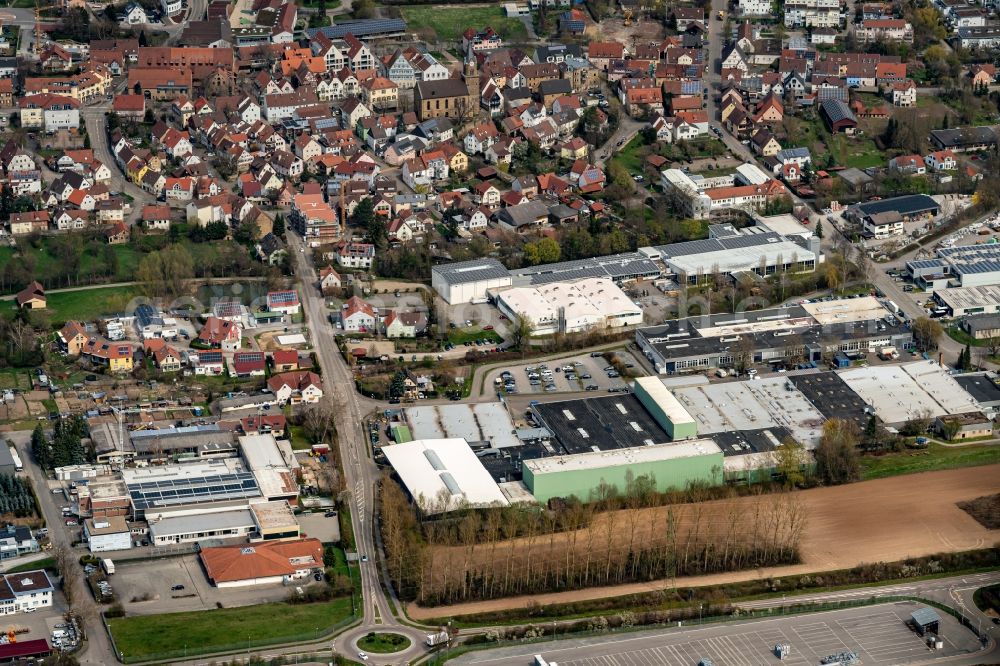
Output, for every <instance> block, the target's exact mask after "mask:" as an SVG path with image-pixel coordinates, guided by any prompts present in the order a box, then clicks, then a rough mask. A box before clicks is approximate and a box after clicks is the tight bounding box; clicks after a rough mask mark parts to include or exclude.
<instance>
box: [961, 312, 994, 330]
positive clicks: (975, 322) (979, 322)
mask: <svg viewBox="0 0 1000 666" xmlns="http://www.w3.org/2000/svg"><path fill="white" fill-rule="evenodd" d="M964 324H965V326H966V328H967V329H968V330H969V331H989V330H993V329H996V328H1000V314H982V315H973V316H972V317H967V318H966V320H965V322H964Z"/></svg>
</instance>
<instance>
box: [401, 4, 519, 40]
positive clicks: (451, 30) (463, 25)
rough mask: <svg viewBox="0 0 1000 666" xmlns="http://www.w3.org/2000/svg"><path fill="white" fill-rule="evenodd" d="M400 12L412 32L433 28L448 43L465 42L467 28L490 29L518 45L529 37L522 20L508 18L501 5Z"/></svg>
mask: <svg viewBox="0 0 1000 666" xmlns="http://www.w3.org/2000/svg"><path fill="white" fill-rule="evenodd" d="M399 11H400V13H401V14H402V16H403V20H405V21H406V25H407V29H408V30H409V31H410V32H420V31H422V30H425V29H430V30H433V31H434V32H435V33H437V36H438V39H440V40H441V41H445V42H451V41H457V40H461V39H462V33H463V32H465V31H466V29H467V28H475V29H477V30H482V29H483V28H485V27H487V26H489V27H491V28H493V29H494V30H496V31H497V33H499V34H500V36H501V37H503V39H504V41H505V42H509V41H515V42H516V41H518V40H523V39H525V38H527V36H528V31H527V29H525V27H524V24H523V23H521V21H520V20H519V19H516V18H508V17H506V16H504V15H503V10H502V9H501V8H500V7H499V5H498V6H495V7H460V6H457V7H437V6H435V7H431V6H423V5H421V6H409V7H400V8H399Z"/></svg>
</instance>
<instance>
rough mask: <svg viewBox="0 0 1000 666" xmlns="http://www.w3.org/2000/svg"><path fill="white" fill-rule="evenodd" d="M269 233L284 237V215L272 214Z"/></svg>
mask: <svg viewBox="0 0 1000 666" xmlns="http://www.w3.org/2000/svg"><path fill="white" fill-rule="evenodd" d="M271 233H272V234H274V235H275V236H277V237H278V238H284V237H285V216H284V215H282V214H281V213H278V214H277V215H275V216H274V225H273V226H272V227H271Z"/></svg>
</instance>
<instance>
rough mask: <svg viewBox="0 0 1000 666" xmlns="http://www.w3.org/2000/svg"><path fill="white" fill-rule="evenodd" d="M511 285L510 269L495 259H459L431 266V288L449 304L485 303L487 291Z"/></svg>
mask: <svg viewBox="0 0 1000 666" xmlns="http://www.w3.org/2000/svg"><path fill="white" fill-rule="evenodd" d="M510 285H511V277H510V271H508V270H507V267H506V266H504V265H503V264H501V263H500V262H499V261H497V260H496V259H476V260H473V261H459V262H456V263H453V264H441V265H439V266H435V267H434V268H432V269H431V287H433V288H434V291H436V292H437V293H438V294H439V295H440V296H441V298H443V299H444V300H445V302H446V303H448V304H449V305H457V304H460V303H477V302H483V303H485V302H486V292H487V291H488V290H490V289H501V288H503V287H509V286H510Z"/></svg>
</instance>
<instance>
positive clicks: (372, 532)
mask: <svg viewBox="0 0 1000 666" xmlns="http://www.w3.org/2000/svg"><path fill="white" fill-rule="evenodd" d="M288 238H289V249H290V250H291V251H292V254H293V255H294V256H295V258H296V273H297V275H298V277H299V281H300V284H299V293H300V294H301V296H302V304H303V307H304V309H305V312H306V317H307V319H308V321H309V331H310V334H311V336H312V344H313V348H314V349H315V350H316V356H317V359H318V361H319V364H320V368H321V369H322V371H323V383H324V386H326V388H327V392H326V395H325V396H324V398H323V399H324V400H325V401H327V404H328V405H329V406H330V407H331V408H332V410H333V414H334V415H335V419H336V425H337V442H338V444H339V451H340V457H341V462H342V467H343V469H344V482H345V483H344V485H345V488H346V493H345V495H346V497H347V498H348V500H347V503H348V506H349V507H350V511H351V516H352V518H353V526H354V538H355V542H356V544H357V553H358V555H359V556H360V557H361V558H362V559H366V560H367V561H359V563H358V564H359V566H358V569H359V571H360V572H361V594H362V600H361V602H360V603H362V609H361V613H360V617H361V624H360V625H358V626H357V627H356V628H353V629H351V630H349V631H347V632H346V633H345V634H342V635H341V636H340V637H338V639H337V641H336V645H337V646H338V651H342V652H343V653H344V654H347V655H348V656H350V655H352V654H356V653H357V649H356V648H355V645H356V641H357V639H359V638H361V637H362V636H364V635H365V634H367V633H368V632H369V631H393V632H395V633H401V634H405V635H407V636H408V637H409V638H410V640H411V646H410V648H409V649H408V650H407V651H405V652H402V653H395V654H393V655H389V656H386V657H380V656H378V655H371V660H372V662H373V663H376V664H378V663H399V661H400V660H401V659H406V658H412V657H414V656H416V655H417V654H419V653H420V652H422V648H423V644H424V643H423V639H424V635H425V632H421V631H418V630H416V629H413V628H411V627H407V626H404V625H402V624H400V622H399V620H398V619H397V618H396V617H395V614H394V608H399V601H398V600H397V599H393V600H392V602H391V603H390V599H389V598H388V593H387V588H389V586H388V585H387V586H386V588H383V586H382V584H381V583H380V575H379V574H380V573H381V575H382V576H384V577H385V579H386V580H388V575H387V573H386V571H385V569H384V566H383V563H382V560H381V558H380V557H378V552H379V548H378V529H377V524H376V515H377V512H376V511H375V484H376V483H377V481H378V476H379V471H378V467H377V466H376V465H375V462H374V461H373V460H372V458H371V455H370V453H369V451H370V449H369V446H368V436H367V434H366V432H365V428H364V419H365V416H366V415H368V414H369V413H371V412H372V411H374V410H375V409H378V408H379V403H376V402H374V401H371V400H368V399H366V398H363V397H361V396H360V395H359V393H358V392H357V391H356V390H355V388H354V377H353V375H352V373H351V370H350V368H348V366H347V363H346V362H345V361H344V358H343V357H342V356H341V355H340V352H339V351H338V349H337V341H336V339H335V337H334V329H333V325H332V324H331V323H330V318H329V315H328V313H327V308H326V301H325V299H324V298H323V295H322V294H321V293H320V292H319V286H318V276H317V274H316V270H315V267H314V266H313V265H312V263H311V262H310V261H309V254H310V253H309V252H308V251H307V248H306V247H305V243H304V242H303V240H302V239H301V238H299V237H298V236H296V235H294V234H292V233H289V234H288Z"/></svg>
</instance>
